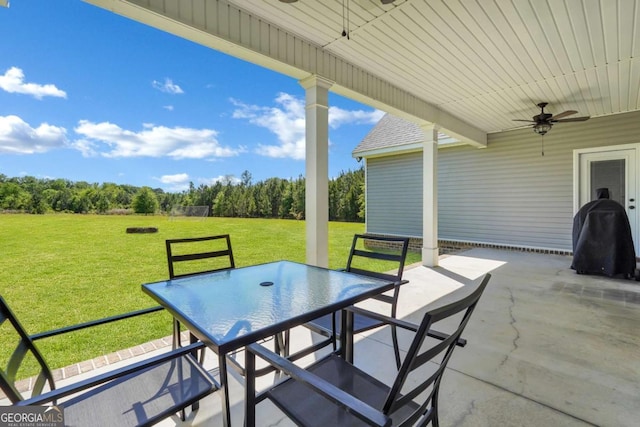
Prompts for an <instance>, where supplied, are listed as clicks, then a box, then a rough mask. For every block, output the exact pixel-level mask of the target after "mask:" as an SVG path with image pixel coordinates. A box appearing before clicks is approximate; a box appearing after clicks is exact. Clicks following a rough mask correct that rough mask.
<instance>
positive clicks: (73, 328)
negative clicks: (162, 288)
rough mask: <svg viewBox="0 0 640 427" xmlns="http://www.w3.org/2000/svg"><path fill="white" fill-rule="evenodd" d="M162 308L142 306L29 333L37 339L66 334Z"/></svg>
mask: <svg viewBox="0 0 640 427" xmlns="http://www.w3.org/2000/svg"><path fill="white" fill-rule="evenodd" d="M161 310H164V307H161V306H156V307H150V308H144V309H142V310H137V311H131V312H129V313H122V314H117V315H115V316H111V317H105V318H103V319H96V320H91V321H89V322H84V323H78V324H77V325H71V326H66V327H64V328H59V329H52V330H50V331H45V332H39V333H37V334H33V335H31V339H32V340H34V341H35V340H39V339H42V338H48V337H53V336H56V335H61V334H66V333H68V332H73V331H78V330H80V329H85V328H90V327H92V326H98V325H104V324H106V323H111V322H115V321H118V320H123V319H128V318H131V317H136V316H141V315H143V314H148V313H154V312H156V311H161Z"/></svg>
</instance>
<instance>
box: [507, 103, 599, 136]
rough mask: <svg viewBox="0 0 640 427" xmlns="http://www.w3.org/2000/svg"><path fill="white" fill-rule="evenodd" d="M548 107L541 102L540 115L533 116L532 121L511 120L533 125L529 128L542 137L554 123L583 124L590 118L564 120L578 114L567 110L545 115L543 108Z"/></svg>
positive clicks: (539, 105)
mask: <svg viewBox="0 0 640 427" xmlns="http://www.w3.org/2000/svg"><path fill="white" fill-rule="evenodd" d="M547 105H548V103H547V102H541V103H539V104H538V107H540V114H538V115H536V116H533V117H532V118H533V120H520V119H513V121H514V122H529V123H533V124H532V125H531V126H532V127H533V131H534V132H535V133H537V134H539V135H544V134H546V133H547V132H549V131H550V130H551V127H552V126H553V125H554V124H555V123H563V122H584V121H585V120H589V118H590V116H582V117H571V118H568V119H565V118H564V117H567V116H571V115H573V114H577V113H578V112H577V111H575V110H567V111H563V112H562V113H559V114H556V115H555V116H554V115H553V114H551V113H545V112H544V107H546V106H547Z"/></svg>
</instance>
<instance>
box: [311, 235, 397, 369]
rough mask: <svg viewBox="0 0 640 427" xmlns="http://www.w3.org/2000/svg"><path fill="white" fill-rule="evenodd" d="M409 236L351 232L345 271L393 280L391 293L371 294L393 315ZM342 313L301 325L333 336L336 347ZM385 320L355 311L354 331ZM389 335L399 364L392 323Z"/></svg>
mask: <svg viewBox="0 0 640 427" xmlns="http://www.w3.org/2000/svg"><path fill="white" fill-rule="evenodd" d="M408 248H409V239H408V238H405V237H384V236H367V235H363V234H356V235H354V236H353V242H352V244H351V251H350V252H349V258H348V259H347V266H346V268H345V269H344V271H349V272H351V273H356V274H362V275H364V276H369V277H377V278H381V279H385V280H390V281H393V282H394V283H395V284H396V286H395V288H394V290H393V294H392V295H386V294H382V295H378V296H375V297H374V298H375V299H377V300H379V301H383V302H385V303H388V304H389V305H390V307H389V308H390V316H391V317H393V318H395V317H396V313H397V306H398V296H399V294H400V286H401V285H403V284H405V283H408V280H402V273H403V271H404V264H405V260H406V258H407V250H408ZM372 263H374V264H375V263H378V269H382V270H384V271H393V272H392V273H379V272H377V271H373V270H372V269H371V265H372ZM340 324H341V314H340V312H338V313H333V314H329V315H326V316H323V317H320V318H318V319H314V320H313V321H311V322H308V323H306V324H305V325H304V326H306V327H307V328H309V329H311V330H312V331H314V332H316V333H318V334H321V335H323V336H326V337H331V338H332V341H331V342H332V343H333V346H334V347H333V348H334V350H335V349H336V340H337V337H339V335H340ZM384 325H385V322H383V321H381V320H379V319H376V318H375V317H372V316H370V315H368V312H366V311H362V312H358V313H355V315H354V333H355V334H358V333H361V332H365V331H369V330H372V329H375V328H379V327H381V326H384ZM391 337H392V340H393V348H394V352H395V357H396V365H397V366H398V367H400V349H399V347H398V335H397V329H396V327H395V325H393V324H392V325H391Z"/></svg>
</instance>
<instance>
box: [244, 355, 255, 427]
mask: <svg viewBox="0 0 640 427" xmlns="http://www.w3.org/2000/svg"><path fill="white" fill-rule="evenodd" d="M255 368H256V356H255V355H254V354H253V353H252V352H250V351H248V350H246V351H245V373H246V375H245V396H244V425H245V427H255V425H256V402H255V398H256V378H255Z"/></svg>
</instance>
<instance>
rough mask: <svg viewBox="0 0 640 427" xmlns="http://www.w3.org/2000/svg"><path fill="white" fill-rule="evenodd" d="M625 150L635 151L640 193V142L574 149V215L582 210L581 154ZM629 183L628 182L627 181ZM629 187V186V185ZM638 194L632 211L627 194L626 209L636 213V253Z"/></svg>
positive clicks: (639, 237)
mask: <svg viewBox="0 0 640 427" xmlns="http://www.w3.org/2000/svg"><path fill="white" fill-rule="evenodd" d="M624 150H633V151H635V164H634V165H633V167H634V168H635V175H636V179H635V183H634V184H635V191H636V193H637V194H640V143H634V144H621V145H605V146H600V147H592V148H581V149H576V150H573V215H574V216H575V214H576V213H577V212H578V210H580V207H581V205H580V183H581V180H580V178H581V172H582V171H581V169H580V163H581V162H580V161H581V155H584V154H596V153H603V154H604V153H607V152H612V151H624ZM627 184H628V183H627ZM627 188H629V186H628V185H627ZM637 194H636V195H634V196H635V197H634V199H635V200H636V202H635V206H636V209H634V210H633V211H631V210H630V209H629V201H628V199H629V197H630V195H629V194H627V200H626V201H625V205H624V208H625V211H626V212H627V215H629V216H631V215H634V218H630V222H632V223H635V230H633V236H632V237H633V243H634V246H635V248H636V253H639V251H638V249H639V248H640V200H639V199H638V197H637Z"/></svg>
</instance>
